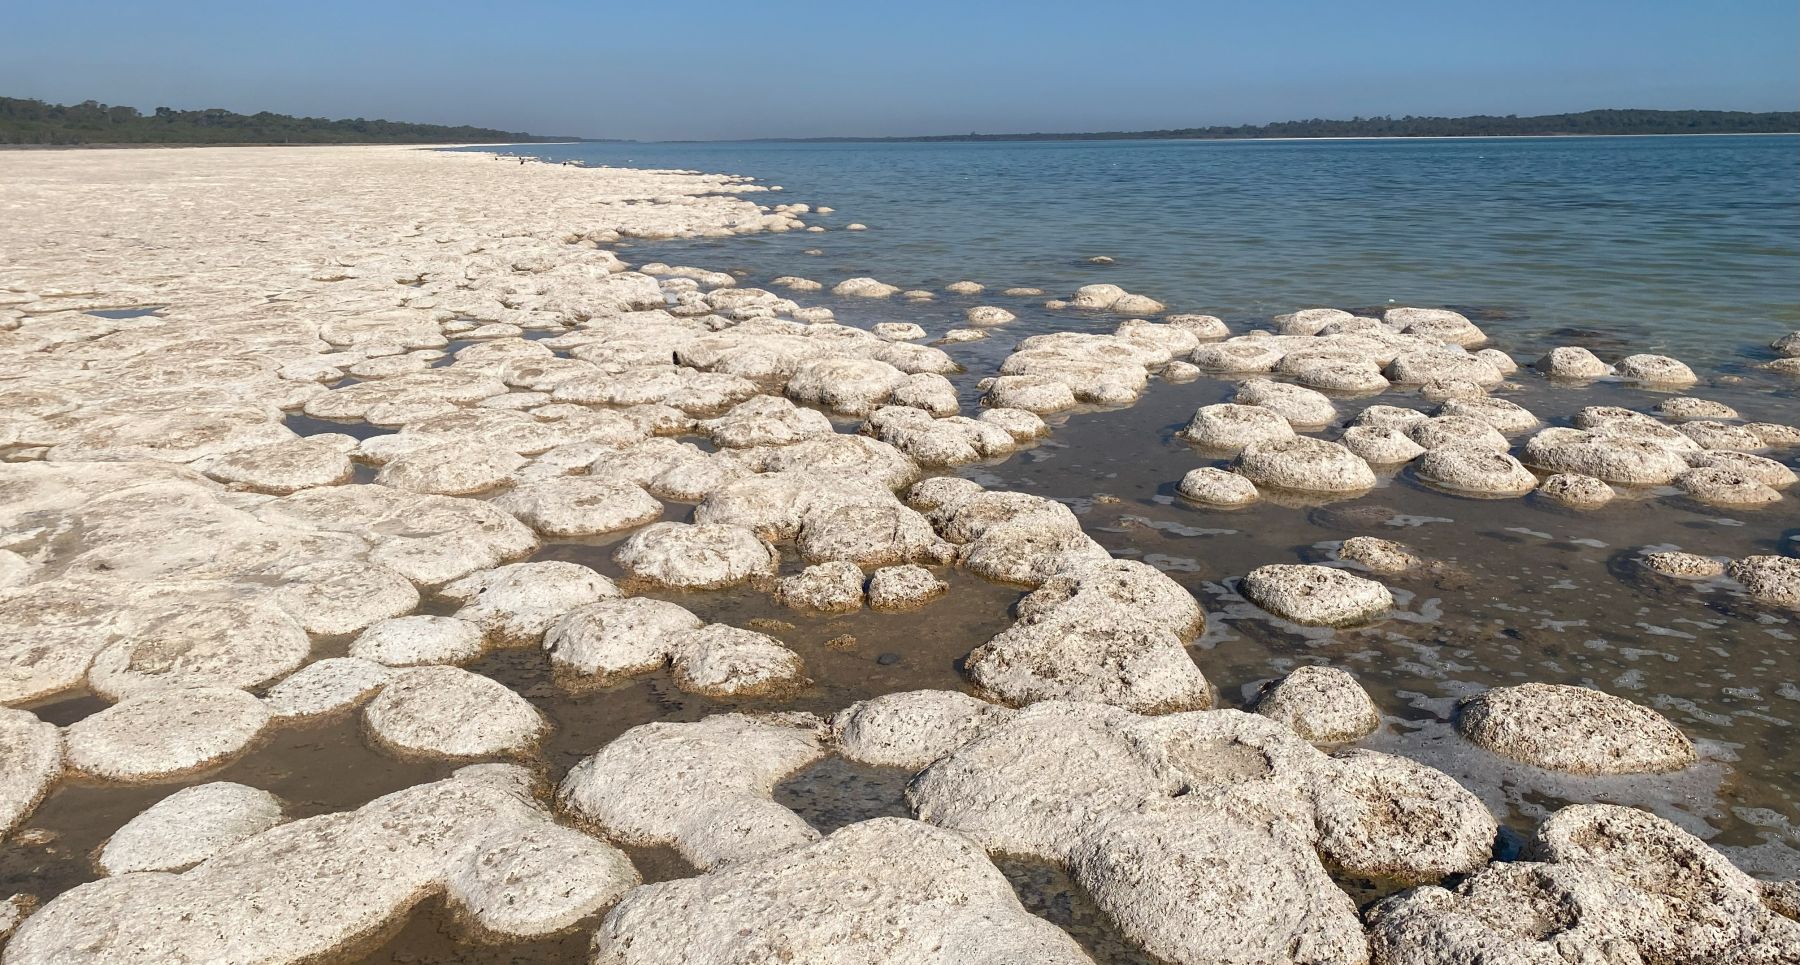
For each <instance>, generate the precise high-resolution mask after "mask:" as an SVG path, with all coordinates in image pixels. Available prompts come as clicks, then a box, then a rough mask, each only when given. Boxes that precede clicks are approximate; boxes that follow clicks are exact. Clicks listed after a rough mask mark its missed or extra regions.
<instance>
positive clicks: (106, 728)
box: [64, 687, 270, 782]
mask: <svg viewBox="0 0 1800 965" xmlns="http://www.w3.org/2000/svg"><path fill="white" fill-rule="evenodd" d="M269 720H270V712H269V709H268V708H267V707H265V706H264V705H263V703H262V701H260V700H257V699H256V698H255V697H252V696H250V695H249V694H247V693H245V692H243V691H241V690H233V689H229V688H224V687H203V688H193V689H175V688H168V689H162V690H155V691H151V692H150V693H147V694H142V695H139V696H135V697H128V698H126V699H125V700H122V701H120V702H119V703H116V704H114V705H112V706H111V707H108V708H107V709H105V710H103V711H100V712H99V713H97V714H94V715H92V716H90V717H85V718H83V719H81V720H79V721H76V722H75V723H73V724H71V725H69V727H68V728H67V729H66V730H65V731H64V741H65V750H66V753H67V760H68V764H69V768H70V769H71V770H73V771H76V772H79V773H81V774H84V775H86V776H88V777H93V778H98V779H100V780H105V781H117V782H128V781H154V780H161V779H164V778H170V777H177V776H180V775H184V774H191V773H194V772H197V771H202V770H205V769H207V768H209V767H212V766H214V765H217V764H222V763H224V762H226V761H228V760H230V759H232V758H234V757H237V756H238V755H240V754H242V753H244V752H245V751H246V750H248V749H249V747H250V744H251V742H252V741H254V740H256V738H257V737H258V735H260V734H261V733H262V732H263V729H264V728H265V727H266V726H268V723H269Z"/></svg>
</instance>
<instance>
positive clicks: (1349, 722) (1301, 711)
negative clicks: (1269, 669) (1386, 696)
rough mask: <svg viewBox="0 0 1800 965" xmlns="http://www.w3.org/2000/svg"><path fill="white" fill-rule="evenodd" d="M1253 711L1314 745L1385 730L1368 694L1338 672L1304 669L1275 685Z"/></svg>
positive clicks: (1267, 687) (1259, 697)
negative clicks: (1381, 729) (1281, 724)
mask: <svg viewBox="0 0 1800 965" xmlns="http://www.w3.org/2000/svg"><path fill="white" fill-rule="evenodd" d="M1254 709H1255V711H1256V712H1257V713H1258V714H1261V715H1262V716H1264V717H1267V718H1269V719H1270V720H1275V721H1280V722H1281V723H1283V724H1286V725H1287V726H1288V727H1289V728H1291V729H1292V730H1293V732H1294V733H1296V734H1298V735H1300V739H1301V740H1304V741H1306V742H1308V743H1311V744H1343V743H1346V742H1348V741H1353V740H1356V739H1358V738H1361V737H1365V736H1367V735H1369V734H1371V733H1373V732H1374V731H1375V729H1376V728H1377V727H1380V726H1381V712H1380V711H1378V710H1376V709H1375V701H1373V700H1371V699H1370V698H1369V693H1368V691H1366V690H1364V689H1362V686H1361V685H1360V684H1358V683H1357V682H1356V678H1354V677H1352V676H1350V675H1349V674H1348V673H1346V672H1344V671H1342V670H1339V669H1338V668H1336V667H1300V668H1298V669H1296V670H1294V671H1293V672H1292V673H1290V674H1288V675H1287V676H1285V677H1282V678H1280V679H1278V680H1273V681H1270V682H1269V683H1268V684H1266V685H1264V686H1263V689H1262V692H1261V693H1260V694H1258V695H1257V698H1256V706H1255V708H1254Z"/></svg>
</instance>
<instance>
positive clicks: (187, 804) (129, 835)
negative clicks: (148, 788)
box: [96, 781, 282, 875]
mask: <svg viewBox="0 0 1800 965" xmlns="http://www.w3.org/2000/svg"><path fill="white" fill-rule="evenodd" d="M281 821H282V804H281V799H280V798H277V797H276V796H275V795H273V794H270V793H269V792H268V791H263V790H259V789H257V788H253V787H246V786H245V785H242V784H234V783H232V782H230V781H219V782H215V783H212V784H200V785H197V786H195V787H190V788H186V789H184V790H180V791H176V792H175V793H174V794H171V795H169V796H168V797H166V798H163V799H162V800H160V801H158V802H156V803H155V804H153V805H151V806H150V807H149V808H148V809H146V810H145V811H143V812H141V813H140V814H138V816H137V817H134V818H132V819H131V820H130V821H127V822H125V826H124V827H122V828H120V829H119V830H118V831H116V832H114V833H113V836H112V837H111V838H109V839H108V840H107V842H106V845H105V846H104V847H103V848H101V850H100V857H99V859H98V861H97V862H96V863H97V864H98V865H99V866H100V870H101V871H102V872H103V873H105V874H109V875H122V874H128V873H130V872H133V871H185V870H187V869H188V868H191V867H193V866H194V865H197V864H199V863H200V862H202V861H205V860H206V859H207V858H210V857H212V856H213V855H215V854H218V853H220V852H222V851H224V850H225V849H227V848H231V847H234V846H236V845H237V844H239V843H240V842H242V841H244V840H245V839H247V838H250V837H252V836H254V835H257V834H261V833H262V832H264V831H267V830H268V829H270V828H272V827H274V826H275V825H277V824H280V823H281Z"/></svg>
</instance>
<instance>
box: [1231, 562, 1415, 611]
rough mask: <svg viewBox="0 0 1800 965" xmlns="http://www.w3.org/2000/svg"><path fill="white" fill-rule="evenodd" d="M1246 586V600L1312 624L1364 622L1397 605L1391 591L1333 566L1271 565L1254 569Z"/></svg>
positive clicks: (1244, 583)
mask: <svg viewBox="0 0 1800 965" xmlns="http://www.w3.org/2000/svg"><path fill="white" fill-rule="evenodd" d="M1242 587H1243V593H1244V596H1245V597H1247V598H1248V599H1249V600H1250V602H1252V603H1255V604H1256V605H1257V606H1260V607H1262V608H1263V609H1265V610H1268V611H1269V612H1270V613H1273V614H1275V615H1276V616H1278V617H1281V618H1282V619H1285V620H1292V621H1294V622H1295V623H1300V624H1306V625H1311V626H1328V627H1341V626H1348V625H1350V624H1354V623H1361V622H1363V621H1365V620H1369V619H1371V618H1374V617H1377V616H1379V615H1381V614H1383V613H1386V612H1387V611H1388V609H1389V608H1391V607H1392V606H1393V605H1394V597H1393V594H1391V593H1389V592H1388V589H1387V587H1385V586H1382V585H1381V584H1380V583H1377V582H1375V581H1374V580H1369V579H1364V578H1363V577H1360V576H1356V575H1355V574H1353V573H1350V572H1348V571H1346V570H1340V569H1334V568H1332V567H1329V566H1315V565H1312V564H1293V563H1271V564H1269V565H1267V566H1259V567H1257V568H1256V569H1254V570H1251V571H1250V572H1249V574H1247V575H1246V576H1245V577H1244V580H1243V584H1242Z"/></svg>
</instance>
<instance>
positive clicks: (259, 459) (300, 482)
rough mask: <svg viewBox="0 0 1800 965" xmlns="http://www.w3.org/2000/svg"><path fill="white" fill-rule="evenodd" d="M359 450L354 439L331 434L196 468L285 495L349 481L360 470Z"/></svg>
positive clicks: (253, 489)
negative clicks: (355, 461) (353, 457)
mask: <svg viewBox="0 0 1800 965" xmlns="http://www.w3.org/2000/svg"><path fill="white" fill-rule="evenodd" d="M346 443H348V444H347V445H346ZM355 448H356V441H355V440H354V439H351V437H349V436H345V435H338V434H336V433H328V434H325V435H317V436H310V437H307V438H302V439H291V440H287V441H283V442H277V443H275V444H274V445H269V446H260V447H258V448H255V449H240V450H238V451H237V452H232V453H226V454H222V455H218V456H211V457H208V458H206V459H202V460H200V461H199V462H197V463H195V464H194V468H196V469H199V470H200V471H201V472H203V473H206V474H207V475H208V476H211V477H212V478H214V479H217V480H219V481H220V482H223V483H230V484H233V485H237V486H242V487H243V488H245V489H248V490H250V491H251V492H259V493H273V494H275V495H277V496H285V495H287V494H288V493H292V492H298V491H300V490H302V489H311V488H313V487H315V486H336V485H339V484H341V483H346V482H349V481H350V477H351V475H352V474H353V473H354V472H355V471H356V467H355V465H354V464H353V463H352V462H351V461H350V453H351V452H352V451H354V450H355Z"/></svg>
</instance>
